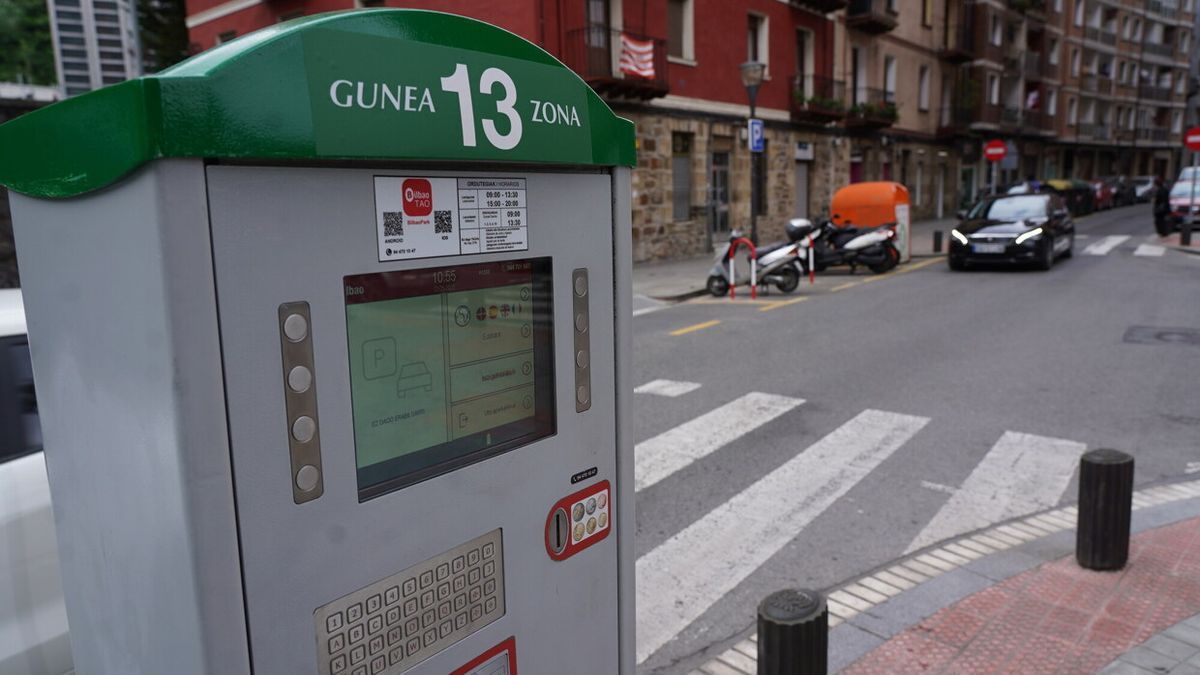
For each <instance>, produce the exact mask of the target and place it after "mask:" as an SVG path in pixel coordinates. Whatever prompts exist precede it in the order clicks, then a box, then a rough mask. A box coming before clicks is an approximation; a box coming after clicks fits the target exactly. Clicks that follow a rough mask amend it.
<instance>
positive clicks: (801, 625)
mask: <svg viewBox="0 0 1200 675" xmlns="http://www.w3.org/2000/svg"><path fill="white" fill-rule="evenodd" d="M828 663H829V610H828V609H827V608H826V607H825V598H824V597H822V595H821V594H820V593H818V592H816V591H810V590H808V589H803V588H798V589H795V590H792V589H788V590H785V591H776V592H774V593H772V594H770V595H768V596H767V597H766V598H764V599H763V601H762V602H761V603H760V604H759V605H758V675H825V672H826V670H827V669H828Z"/></svg>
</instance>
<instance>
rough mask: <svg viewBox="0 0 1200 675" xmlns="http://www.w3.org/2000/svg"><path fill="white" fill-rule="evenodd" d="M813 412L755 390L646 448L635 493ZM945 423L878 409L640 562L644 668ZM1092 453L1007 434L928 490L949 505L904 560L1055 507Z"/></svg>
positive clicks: (799, 402)
mask: <svg viewBox="0 0 1200 675" xmlns="http://www.w3.org/2000/svg"><path fill="white" fill-rule="evenodd" d="M699 387H700V385H698V384H697V385H696V386H695V387H694V388H692V389H691V390H690V391H695V390H696V389H699ZM653 390H654V388H653V387H652V388H650V389H649V390H643V392H644V393H645V394H654V391H653ZM654 395H661V394H654ZM804 404H805V401H804V400H803V399H799V398H793V397H787V396H779V395H775V394H769V393H763V392H750V393H748V394H745V395H742V396H740V397H738V398H736V399H734V400H733V401H730V402H729V403H726V404H723V405H720V406H718V407H716V408H714V409H712V410H710V411H708V412H705V413H702V414H700V415H699V416H697V417H695V418H693V419H691V420H688V421H686V422H684V423H682V424H680V425H678V426H676V427H673V428H671V429H668V430H666V431H664V432H661V433H659V434H658V435H657V436H654V437H652V438H650V439H648V440H645V441H642V442H641V443H639V444H637V446H636V447H635V469H634V471H635V483H636V489H637V490H638V491H639V492H641V491H642V490H644V489H646V488H648V487H650V486H652V485H656V484H659V483H661V482H662V481H664V480H665V479H668V478H670V477H672V476H673V475H674V474H676V473H677V472H679V471H680V470H681V469H683V468H684V467H686V466H688V465H690V464H692V463H694V462H697V461H700V460H702V459H704V458H705V457H707V456H709V455H711V454H712V453H715V452H717V451H718V450H720V449H721V448H723V447H726V446H728V445H730V444H733V443H736V442H737V441H738V440H739V439H741V438H743V437H745V435H746V434H748V433H750V432H751V431H753V430H755V429H760V428H763V427H764V426H765V425H768V424H770V423H771V422H772V421H775V420H777V419H778V418H780V417H781V416H783V415H786V414H789V413H790V414H804V410H805V407H804ZM938 423H939V422H938V420H935V419H931V418H928V417H922V416H918V415H911V414H902V413H898V412H891V411H886V410H877V409H867V410H862V411H860V412H857V413H856V414H851V415H848V419H846V420H845V421H844V422H842V423H841V424H840V426H837V427H836V428H834V429H833V430H832V431H830V432H829V433H827V434H825V435H824V436H823V437H821V438H819V439H818V440H816V441H815V442H814V443H812V444H811V445H808V446H807V447H803V448H799V447H798V448H796V454H795V455H793V456H792V457H791V458H790V459H788V460H787V461H786V462H784V463H783V464H782V465H780V466H778V467H777V468H775V469H773V470H770V471H768V472H767V473H766V474H765V475H762V476H760V477H759V478H757V479H756V480H755V481H754V482H753V483H752V484H750V485H749V486H748V487H746V488H745V489H743V490H742V491H741V492H738V493H737V494H735V495H733V496H732V497H730V498H729V499H728V500H727V501H724V502H723V503H720V504H716V505H712V508H711V510H709V511H708V512H707V513H705V514H703V515H701V516H700V517H699V518H698V519H697V520H695V521H693V522H691V523H690V524H689V525H687V526H685V527H684V528H683V529H682V530H680V531H678V532H676V533H674V534H672V535H670V536H669V537H667V538H666V539H665V540H664V541H662V542H660V543H658V544H657V545H655V546H654V547H653V548H651V549H649V550H648V551H647V552H646V553H644V554H643V555H641V557H640V558H638V560H637V562H636V573H637V591H636V603H637V604H636V607H637V660H638V663H642V662H644V661H646V660H647V659H648V658H649V657H650V656H651V655H653V654H654V653H655V652H657V651H658V650H659V649H660V648H662V647H663V646H664V645H666V644H667V643H669V642H670V641H671V640H672V639H674V638H675V637H676V636H678V635H680V634H681V633H683V632H684V631H685V630H686V629H688V627H689V626H690V625H692V624H693V623H694V622H696V621H697V619H699V618H700V617H701V616H702V615H704V614H705V613H706V612H707V611H709V610H710V609H712V608H713V607H714V606H715V605H717V603H719V602H720V601H721V599H722V598H723V597H725V596H726V595H728V594H729V593H730V592H732V591H733V590H734V589H735V588H736V587H737V586H738V585H739V584H741V583H743V582H745V581H746V580H747V579H749V578H750V577H751V576H753V575H754V574H755V572H756V571H758V570H759V568H761V567H762V566H763V565H764V564H765V563H766V562H767V561H768V560H769V559H771V557H772V556H774V555H775V554H777V553H779V551H781V550H782V549H783V548H784V547H785V546H787V545H788V544H790V543H791V542H792V541H793V540H795V539H796V538H797V537H799V536H801V535H802V534H803V533H804V532H805V530H806V528H808V526H809V525H810V524H811V523H812V522H813V521H814V520H816V519H817V518H818V517H819V516H821V515H822V514H823V513H825V512H826V511H828V510H829V509H830V508H831V507H833V506H834V505H835V504H836V503H837V502H838V500H840V499H841V498H842V497H844V496H845V495H846V494H847V493H848V492H849V491H850V490H851V489H853V488H854V487H855V486H856V485H858V484H859V483H860V482H861V481H863V480H864V479H865V478H867V477H868V476H870V475H871V474H872V472H874V471H875V470H876V469H878V468H879V466H880V465H881V464H883V463H884V462H885V461H886V460H888V459H889V458H890V457H893V456H899V455H902V454H903V453H904V452H905V450H906V447H909V446H910V445H911V446H913V447H916V446H919V445H920V443H919V442H917V443H913V439H914V437H916V436H917V434H918V433H919V432H920V431H921V430H922V429H924V428H926V427H927V426H930V425H937V424H938ZM1085 450H1086V445H1085V444H1084V443H1079V442H1076V441H1072V440H1068V439H1061V438H1051V437H1046V436H1038V435H1034V434H1030V433H1026V432H1022V431H1013V430H1010V431H1005V432H1004V433H1003V434H1002V435H1001V436H1000V438H999V439H997V440H996V441H995V443H994V444H993V445H992V446H991V448H990V449H988V450H987V452H986V454H985V455H984V456H983V457H982V459H981V460H980V461H979V462H978V464H977V465H976V466H975V468H974V470H972V472H971V473H970V475H968V476H967V477H966V479H965V480H963V481H962V483H961V485H958V486H954V485H949V486H943V485H938V484H934V483H930V484H929V485H931V486H936V487H937V488H938V489H937V490H936V491H938V492H944V493H947V494H946V500H945V502H944V503H943V504H942V505H941V507H940V508H939V510H938V511H937V513H936V514H935V515H934V516H933V517H932V518H931V519H930V520H929V521H928V523H927V524H926V525H925V526H924V527H923V528H922V529H921V530H920V531H919V532H918V533H917V534H916V536H915V537H914V538H913V539H912V543H911V545H910V546H909V548H908V550H907V552H911V551H915V550H918V549H921V548H924V547H926V546H928V545H930V544H933V543H936V542H938V541H941V540H943V539H946V538H949V537H954V536H957V535H960V534H963V533H966V532H970V531H972V530H976V529H979V528H982V527H985V526H987V525H991V524H994V523H996V522H998V521H1004V520H1007V519H1010V518H1015V517H1017V516H1021V515H1027V514H1029V513H1033V512H1036V511H1040V510H1043V509H1045V508H1048V507H1051V506H1053V505H1055V504H1057V503H1058V502H1059V501H1060V500H1061V499H1062V497H1063V494H1064V492H1065V491H1066V489H1067V487H1068V485H1069V484H1070V481H1071V479H1072V478H1073V476H1074V473H1075V467H1076V466H1077V464H1078V461H1079V456H1080V455H1081V454H1082V453H1083V452H1084V451H1085Z"/></svg>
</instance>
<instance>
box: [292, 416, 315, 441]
mask: <svg viewBox="0 0 1200 675" xmlns="http://www.w3.org/2000/svg"><path fill="white" fill-rule="evenodd" d="M316 434H317V423H316V422H315V421H314V420H313V418H311V417H309V416H308V415H301V416H300V417H297V418H296V421H295V422H292V438H294V439H296V440H297V441H300V442H301V443H307V442H309V441H311V440H312V438H313V436H315V435H316Z"/></svg>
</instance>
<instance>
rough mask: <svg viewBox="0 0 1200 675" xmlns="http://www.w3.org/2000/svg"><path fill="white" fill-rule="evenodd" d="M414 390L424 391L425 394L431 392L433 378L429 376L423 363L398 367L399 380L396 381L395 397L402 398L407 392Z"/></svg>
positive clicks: (418, 362) (417, 362)
mask: <svg viewBox="0 0 1200 675" xmlns="http://www.w3.org/2000/svg"><path fill="white" fill-rule="evenodd" d="M414 389H424V390H425V393H427V394H428V393H430V392H432V391H433V376H432V375H430V374H429V369H428V368H426V367H425V362H424V361H414V362H412V363H406V364H404V365H403V366H401V367H400V378H399V379H397V380H396V396H397V397H399V398H404V395H405V394H406V393H407V392H410V391H413V390H414Z"/></svg>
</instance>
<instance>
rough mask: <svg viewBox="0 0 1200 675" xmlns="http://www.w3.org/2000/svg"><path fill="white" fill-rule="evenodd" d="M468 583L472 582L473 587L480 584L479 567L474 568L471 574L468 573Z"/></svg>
mask: <svg viewBox="0 0 1200 675" xmlns="http://www.w3.org/2000/svg"><path fill="white" fill-rule="evenodd" d="M467 581H468V582H470V583H471V585H472V586H474V585H475V584H477V583H479V568H478V567H475V568H472V569H471V571H470V572H467Z"/></svg>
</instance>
